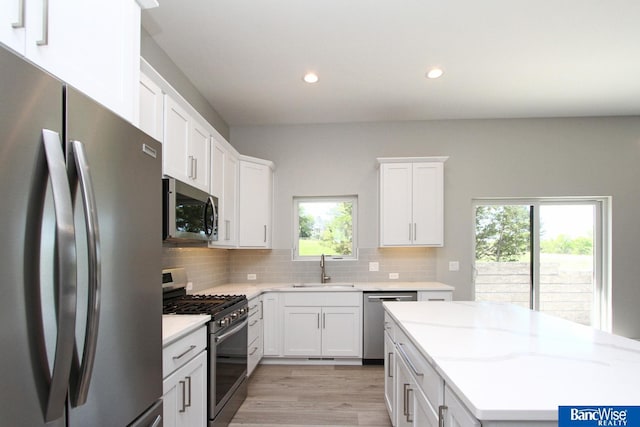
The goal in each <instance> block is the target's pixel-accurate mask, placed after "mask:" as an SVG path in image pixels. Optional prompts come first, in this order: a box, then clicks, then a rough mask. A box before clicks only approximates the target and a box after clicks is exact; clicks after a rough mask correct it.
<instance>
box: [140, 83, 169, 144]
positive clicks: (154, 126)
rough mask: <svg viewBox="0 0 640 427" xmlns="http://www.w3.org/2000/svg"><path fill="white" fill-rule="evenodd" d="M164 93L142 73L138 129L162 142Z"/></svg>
mask: <svg viewBox="0 0 640 427" xmlns="http://www.w3.org/2000/svg"><path fill="white" fill-rule="evenodd" d="M163 106H164V93H163V92H162V88H161V87H160V86H159V85H158V84H157V83H156V82H154V81H153V80H152V79H151V78H149V77H148V76H147V75H146V74H144V73H143V72H141V73H140V117H139V121H138V127H139V128H140V129H142V130H143V131H145V132H146V133H148V134H149V135H151V136H152V137H154V138H155V139H157V140H158V141H160V142H162V140H163V138H162V127H163V126H162V125H163V123H164V119H163Z"/></svg>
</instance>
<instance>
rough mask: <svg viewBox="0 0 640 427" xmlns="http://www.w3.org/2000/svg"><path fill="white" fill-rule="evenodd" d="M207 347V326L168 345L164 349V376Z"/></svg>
mask: <svg viewBox="0 0 640 427" xmlns="http://www.w3.org/2000/svg"><path fill="white" fill-rule="evenodd" d="M206 348H207V327H206V326H203V327H201V328H200V329H198V330H196V331H194V332H192V333H190V334H189V335H186V336H184V337H182V338H180V339H179V340H178V341H175V342H173V343H171V344H169V345H168V346H166V347H165V348H164V349H163V350H162V378H166V377H167V376H168V375H169V374H171V373H172V372H173V371H175V370H176V369H178V368H179V367H181V366H182V365H184V364H185V363H187V362H188V361H189V360H191V359H193V358H194V357H195V356H196V355H197V354H198V353H200V352H201V351H202V350H206Z"/></svg>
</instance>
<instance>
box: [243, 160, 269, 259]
mask: <svg viewBox="0 0 640 427" xmlns="http://www.w3.org/2000/svg"><path fill="white" fill-rule="evenodd" d="M239 167H240V187H239V188H240V195H239V197H240V199H239V201H240V203H239V215H240V216H239V222H240V224H239V227H240V229H239V237H238V245H239V246H240V247H250V248H270V247H271V232H272V230H271V221H272V218H271V214H272V212H271V211H272V203H273V170H274V165H273V163H272V162H270V161H267V160H261V159H256V158H254V157H249V156H240V163H239Z"/></svg>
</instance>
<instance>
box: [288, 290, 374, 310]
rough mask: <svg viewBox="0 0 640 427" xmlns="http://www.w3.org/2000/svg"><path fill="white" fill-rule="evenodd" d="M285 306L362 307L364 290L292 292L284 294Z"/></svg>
mask: <svg viewBox="0 0 640 427" xmlns="http://www.w3.org/2000/svg"><path fill="white" fill-rule="evenodd" d="M283 304H284V306H285V307H287V306H289V307H291V306H295V307H322V306H331V307H360V306H361V305H362V292H291V293H284V294H283Z"/></svg>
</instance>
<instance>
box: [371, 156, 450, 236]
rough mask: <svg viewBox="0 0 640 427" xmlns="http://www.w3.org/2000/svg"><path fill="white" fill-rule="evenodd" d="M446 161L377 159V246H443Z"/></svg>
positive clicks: (441, 158)
mask: <svg viewBox="0 0 640 427" xmlns="http://www.w3.org/2000/svg"><path fill="white" fill-rule="evenodd" d="M446 160H447V157H415V158H396V157H394V158H378V163H379V164H380V172H379V178H380V180H379V190H380V194H379V197H380V199H379V203H380V246H381V247H386V246H390V247H394V246H436V247H437V246H443V244H444V162H445V161H446Z"/></svg>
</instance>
